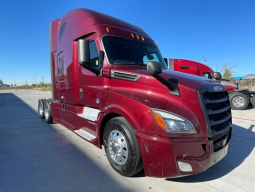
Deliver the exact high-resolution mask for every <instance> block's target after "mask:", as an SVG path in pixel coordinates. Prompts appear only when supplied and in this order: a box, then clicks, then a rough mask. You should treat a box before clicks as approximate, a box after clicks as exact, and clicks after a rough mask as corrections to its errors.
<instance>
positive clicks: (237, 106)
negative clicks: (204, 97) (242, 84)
mask: <svg viewBox="0 0 255 192" xmlns="http://www.w3.org/2000/svg"><path fill="white" fill-rule="evenodd" d="M229 101H230V106H231V109H234V110H243V109H246V107H247V106H248V105H249V98H248V97H247V96H246V95H245V94H243V93H239V92H233V93H230V94H229Z"/></svg>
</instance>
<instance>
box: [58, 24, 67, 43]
mask: <svg viewBox="0 0 255 192" xmlns="http://www.w3.org/2000/svg"><path fill="white" fill-rule="evenodd" d="M65 27H66V22H64V23H63V25H62V26H61V29H60V32H59V37H58V41H60V40H61V38H62V36H63V33H64V30H65Z"/></svg>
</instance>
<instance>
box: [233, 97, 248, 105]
mask: <svg viewBox="0 0 255 192" xmlns="http://www.w3.org/2000/svg"><path fill="white" fill-rule="evenodd" d="M232 104H233V105H234V106H235V107H242V106H244V104H245V101H244V99H243V97H240V96H236V97H234V98H233V100H232Z"/></svg>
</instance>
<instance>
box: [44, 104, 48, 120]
mask: <svg viewBox="0 0 255 192" xmlns="http://www.w3.org/2000/svg"><path fill="white" fill-rule="evenodd" d="M44 115H45V119H49V105H48V103H45V109H44Z"/></svg>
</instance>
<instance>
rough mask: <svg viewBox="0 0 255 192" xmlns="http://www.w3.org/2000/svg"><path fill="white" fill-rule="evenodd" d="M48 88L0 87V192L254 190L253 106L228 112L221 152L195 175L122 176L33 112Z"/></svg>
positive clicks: (92, 150) (75, 138)
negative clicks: (229, 131)
mask: <svg viewBox="0 0 255 192" xmlns="http://www.w3.org/2000/svg"><path fill="white" fill-rule="evenodd" d="M50 97H51V93H50V92H37V91H0V192H19V191H20V192H24V191H26V192H29V191H32V192H35V191H36V192H41V191H42V192H47V191H49V192H51V191H52V192H65V191H66V192H69V191H70V192H79V191H81V192H82V191H151V192H152V191H157V192H158V191H176V192H179V191H181V192H185V191H189V192H190V191H215V192H216V191H217V192H218V191H224V192H225V191H244V192H246V191H247V192H249V191H255V150H254V146H255V128H254V126H255V109H251V108H250V109H247V110H243V111H232V116H233V136H232V143H231V147H230V151H229V153H228V154H227V156H226V157H225V158H224V159H223V160H222V161H220V162H219V163H217V164H216V165H215V166H213V167H211V168H209V169H208V170H207V171H205V172H204V173H201V174H197V175H193V176H189V177H183V178H176V179H164V178H150V177H145V176H144V173H143V172H141V173H140V174H138V175H136V176H135V177H131V178H127V177H122V176H120V175H119V174H117V173H116V172H115V171H114V170H113V169H112V168H111V167H110V165H109V163H108V161H107V158H106V156H105V154H104V150H101V149H98V148H96V147H95V146H93V145H91V144H89V143H88V142H86V141H84V140H83V139H81V138H80V137H79V136H77V135H76V134H74V133H72V132H71V131H69V130H67V129H66V128H64V127H63V126H61V125H58V124H52V125H49V124H47V123H46V122H45V121H44V120H42V119H40V118H39V116H38V115H37V100H38V99H39V98H50Z"/></svg>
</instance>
